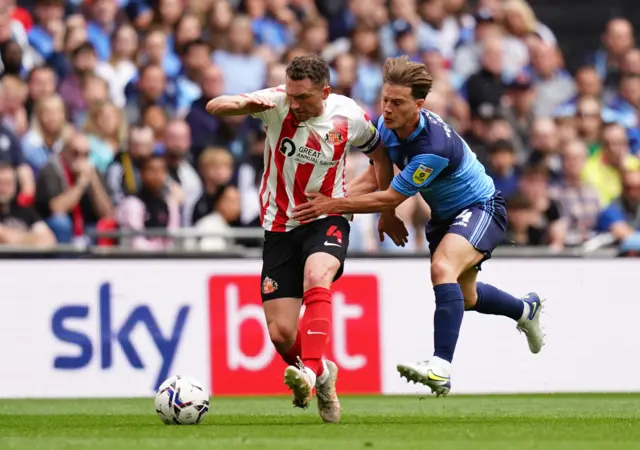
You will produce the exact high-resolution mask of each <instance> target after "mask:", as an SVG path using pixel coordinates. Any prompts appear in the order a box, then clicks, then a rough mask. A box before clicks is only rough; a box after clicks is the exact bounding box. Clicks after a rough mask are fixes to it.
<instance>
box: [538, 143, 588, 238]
mask: <svg viewBox="0 0 640 450" xmlns="http://www.w3.org/2000/svg"><path fill="white" fill-rule="evenodd" d="M586 162H587V146H586V145H585V143H584V142H582V141H580V140H577V139H574V140H572V141H569V142H567V143H565V144H564V146H563V148H562V178H561V180H560V181H559V182H558V183H556V184H555V185H553V186H551V188H550V193H551V197H552V198H554V199H556V200H558V202H559V203H560V211H561V215H562V218H563V219H564V220H565V222H566V224H567V234H566V238H565V244H566V245H567V246H576V245H580V244H582V243H584V242H585V241H587V240H588V239H589V238H591V237H593V235H594V231H595V229H596V225H597V221H598V214H599V213H600V199H599V197H598V191H596V190H595V188H594V187H593V186H591V185H589V184H587V183H585V182H584V181H583V179H582V171H583V170H584V166H585V163H586Z"/></svg>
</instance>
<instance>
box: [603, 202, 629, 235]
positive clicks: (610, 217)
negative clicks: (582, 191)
mask: <svg viewBox="0 0 640 450" xmlns="http://www.w3.org/2000/svg"><path fill="white" fill-rule="evenodd" d="M618 222H625V218H624V214H623V213H622V211H621V210H620V208H619V207H618V206H617V205H610V206H609V207H608V208H607V209H605V210H604V211H602V213H601V214H600V217H598V230H600V231H605V232H606V231H609V230H610V229H611V226H612V225H614V224H616V223H618Z"/></svg>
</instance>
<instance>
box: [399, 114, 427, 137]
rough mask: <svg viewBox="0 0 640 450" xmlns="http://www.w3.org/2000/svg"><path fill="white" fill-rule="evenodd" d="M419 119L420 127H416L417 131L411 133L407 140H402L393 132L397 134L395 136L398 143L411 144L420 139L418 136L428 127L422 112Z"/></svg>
mask: <svg viewBox="0 0 640 450" xmlns="http://www.w3.org/2000/svg"><path fill="white" fill-rule="evenodd" d="M418 117H420V120H419V121H418V126H417V127H416V129H415V130H413V133H411V134H410V135H409V137H408V138H406V139H400V138H399V137H398V134H397V133H396V132H395V131H394V132H393V134H395V136H396V139H397V140H398V143H400V142H411V141H413V140H414V139H415V138H416V137H418V135H419V134H420V132H421V131H422V130H423V129H424V127H425V126H426V124H425V121H424V120H425V119H424V114H422V111H420V112H419V113H418Z"/></svg>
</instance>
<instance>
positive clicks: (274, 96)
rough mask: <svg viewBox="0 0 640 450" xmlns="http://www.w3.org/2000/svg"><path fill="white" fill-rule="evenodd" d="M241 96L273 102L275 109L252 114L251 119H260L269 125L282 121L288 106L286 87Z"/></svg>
mask: <svg viewBox="0 0 640 450" xmlns="http://www.w3.org/2000/svg"><path fill="white" fill-rule="evenodd" d="M241 95H243V96H246V97H251V98H261V99H265V100H271V101H272V102H273V103H275V105H276V107H275V108H273V109H269V110H267V111H262V112H259V113H254V114H251V117H254V118H256V119H260V120H262V121H263V122H264V123H265V124H267V125H268V124H270V123H272V122H274V121H277V120H282V118H283V116H284V114H283V112H284V110H285V108H286V105H287V95H286V94H285V91H284V86H278V87H273V88H268V89H262V90H260V91H255V92H251V93H250V94H241Z"/></svg>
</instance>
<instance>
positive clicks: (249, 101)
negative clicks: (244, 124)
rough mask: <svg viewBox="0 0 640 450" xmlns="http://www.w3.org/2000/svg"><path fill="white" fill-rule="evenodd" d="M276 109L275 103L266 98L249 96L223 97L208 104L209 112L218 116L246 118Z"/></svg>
mask: <svg viewBox="0 0 640 450" xmlns="http://www.w3.org/2000/svg"><path fill="white" fill-rule="evenodd" d="M275 107H276V105H275V103H273V102H272V101H271V100H269V99H266V98H257V97H249V96H247V95H221V96H220V97H216V98H214V99H213V100H210V101H209V102H208V103H207V112H208V113H209V114H213V115H216V116H244V115H247V114H256V113H260V112H263V111H267V110H269V109H273V108H275Z"/></svg>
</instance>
